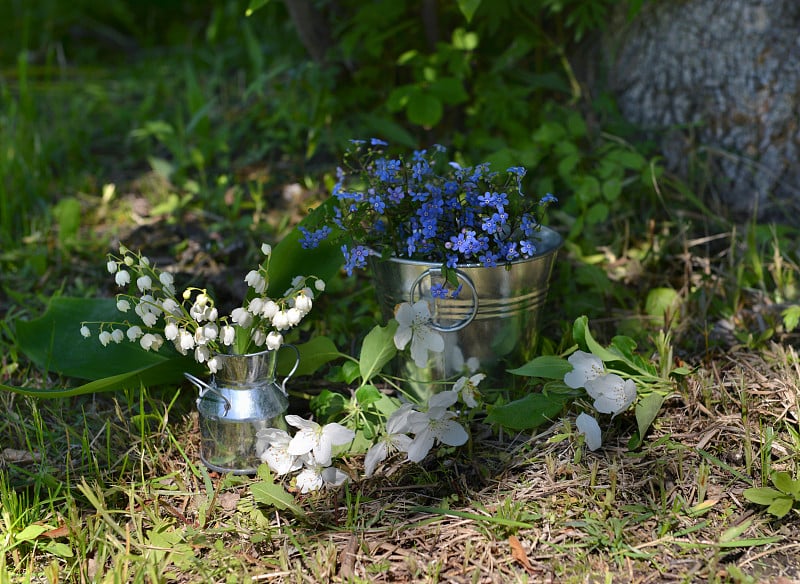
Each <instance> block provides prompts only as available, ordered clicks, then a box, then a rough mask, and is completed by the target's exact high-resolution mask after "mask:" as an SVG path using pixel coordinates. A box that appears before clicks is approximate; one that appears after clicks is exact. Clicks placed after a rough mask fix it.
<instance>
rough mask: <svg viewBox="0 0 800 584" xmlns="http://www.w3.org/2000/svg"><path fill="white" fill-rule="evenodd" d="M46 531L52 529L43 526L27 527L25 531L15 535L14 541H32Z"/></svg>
mask: <svg viewBox="0 0 800 584" xmlns="http://www.w3.org/2000/svg"><path fill="white" fill-rule="evenodd" d="M48 529H52V528H50V527H47V526H44V525H29V526H27V527H26V528H25V529H23V530H22V531H20V532H19V533H17V534H16V535H15V536H14V539H16V540H17V541H33V540H35V539H36V538H37V537H39V536H40V535H42V534H43V533H44V532H45V531H47V530H48Z"/></svg>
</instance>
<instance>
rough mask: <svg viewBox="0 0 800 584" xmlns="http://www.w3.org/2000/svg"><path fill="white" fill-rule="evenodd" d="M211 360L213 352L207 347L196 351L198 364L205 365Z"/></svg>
mask: <svg viewBox="0 0 800 584" xmlns="http://www.w3.org/2000/svg"><path fill="white" fill-rule="evenodd" d="M210 358H211V351H210V350H209V348H208V347H207V346H206V345H200V346H198V347H195V349H194V360H195V361H197V362H198V363H205V362H206V361H208V360H209V359H210Z"/></svg>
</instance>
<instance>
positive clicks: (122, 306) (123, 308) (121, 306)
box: [117, 298, 131, 312]
mask: <svg viewBox="0 0 800 584" xmlns="http://www.w3.org/2000/svg"><path fill="white" fill-rule="evenodd" d="M130 309H131V303H130V302H128V301H127V300H125V299H124V298H120V299H119V300H117V310H119V311H120V312H128V311H129V310H130Z"/></svg>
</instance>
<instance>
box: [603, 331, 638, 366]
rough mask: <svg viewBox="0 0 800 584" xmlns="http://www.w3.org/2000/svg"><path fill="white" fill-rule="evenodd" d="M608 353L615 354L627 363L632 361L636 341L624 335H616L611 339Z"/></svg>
mask: <svg viewBox="0 0 800 584" xmlns="http://www.w3.org/2000/svg"><path fill="white" fill-rule="evenodd" d="M609 351H611V352H616V353H617V354H619V355H620V356H622V357H624V358H625V359H626V360H627V361H633V359H634V357H635V355H634V351H636V341H634V340H633V339H632V338H630V337H626V336H624V335H617V336H615V337H614V338H613V339H611V347H609Z"/></svg>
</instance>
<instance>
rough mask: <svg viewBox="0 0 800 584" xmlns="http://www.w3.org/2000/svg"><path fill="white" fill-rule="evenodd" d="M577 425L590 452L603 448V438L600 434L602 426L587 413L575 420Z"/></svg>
mask: <svg viewBox="0 0 800 584" xmlns="http://www.w3.org/2000/svg"><path fill="white" fill-rule="evenodd" d="M575 425H576V426H577V427H578V433H579V434H583V436H584V438H585V440H586V447H587V448H588V449H589V450H597V449H598V448H600V446H602V444H603V436H602V432H600V424H598V423H597V420H595V419H594V418H593V417H592V416H590V415H589V414H586V413H583V414H580V415H579V416H578V418H577V419H576V420H575Z"/></svg>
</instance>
